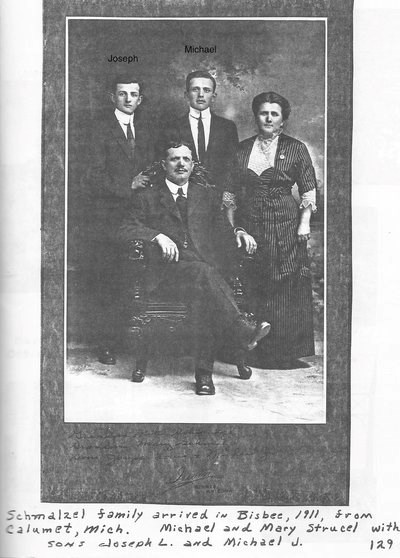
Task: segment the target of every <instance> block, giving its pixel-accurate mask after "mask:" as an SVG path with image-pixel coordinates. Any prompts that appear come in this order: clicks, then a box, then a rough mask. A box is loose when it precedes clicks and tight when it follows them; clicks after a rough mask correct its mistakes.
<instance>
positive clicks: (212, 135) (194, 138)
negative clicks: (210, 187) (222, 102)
mask: <svg viewBox="0 0 400 558" xmlns="http://www.w3.org/2000/svg"><path fill="white" fill-rule="evenodd" d="M216 87H217V84H216V81H215V79H214V77H213V76H212V75H211V74H209V73H208V72H205V71H202V70H197V71H195V72H191V73H190V74H188V76H187V77H186V91H185V98H186V99H187V101H188V102H189V112H188V113H187V114H186V115H185V116H182V117H181V118H178V119H176V120H174V121H172V122H170V123H168V124H167V125H166V126H165V128H164V130H163V131H162V134H161V143H162V144H165V142H166V141H169V140H175V141H179V140H181V141H185V142H187V143H190V144H191V145H192V146H193V148H194V159H195V160H196V161H199V162H200V163H202V164H203V165H204V166H205V168H206V169H207V171H208V172H209V181H210V182H211V184H214V185H215V186H216V188H217V191H218V192H219V195H220V197H221V199H222V200H223V204H224V205H225V206H226V207H227V208H228V209H230V208H232V207H233V205H234V202H233V199H232V197H231V196H230V195H229V194H228V193H227V192H226V182H227V178H228V176H229V170H230V168H231V165H232V161H233V158H234V156H235V154H236V150H237V147H238V143H239V140H238V133H237V129H236V125H235V123H234V122H232V121H231V120H227V119H226V118H222V117H221V116H217V115H216V114H214V113H213V112H211V107H212V105H213V103H214V101H215V99H216V97H217V93H216ZM228 217H229V212H228Z"/></svg>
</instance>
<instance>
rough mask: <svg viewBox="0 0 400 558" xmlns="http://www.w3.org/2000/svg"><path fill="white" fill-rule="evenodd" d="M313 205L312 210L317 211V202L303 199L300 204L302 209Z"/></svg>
mask: <svg viewBox="0 0 400 558" xmlns="http://www.w3.org/2000/svg"><path fill="white" fill-rule="evenodd" d="M310 205H311V211H312V212H313V213H315V212H316V211H317V205H316V203H315V202H313V201H311V200H302V202H301V204H300V206H299V207H300V209H306V207H308V206H310Z"/></svg>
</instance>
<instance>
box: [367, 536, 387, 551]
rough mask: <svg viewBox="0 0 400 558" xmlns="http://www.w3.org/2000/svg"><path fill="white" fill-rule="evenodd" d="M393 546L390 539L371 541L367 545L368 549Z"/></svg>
mask: <svg viewBox="0 0 400 558" xmlns="http://www.w3.org/2000/svg"><path fill="white" fill-rule="evenodd" d="M392 546H393V541H392V539H386V540H385V541H371V542H370V545H369V549H370V550H390V549H391V548H392Z"/></svg>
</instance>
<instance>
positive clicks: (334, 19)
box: [41, 0, 352, 506]
mask: <svg viewBox="0 0 400 558" xmlns="http://www.w3.org/2000/svg"><path fill="white" fill-rule="evenodd" d="M128 4H129V5H128ZM135 6H136V7H135V9H133V6H132V5H131V3H128V2H123V3H118V4H115V3H114V2H108V1H106V0H105V1H104V2H98V3H96V5H90V6H89V5H87V4H85V5H81V4H80V5H79V6H77V5H76V4H74V3H71V4H65V3H63V2H57V3H54V2H45V4H44V14H43V20H44V43H43V49H44V50H43V52H44V58H43V61H44V62H43V63H44V65H43V157H42V176H43V196H42V223H43V224H42V270H43V271H42V347H41V349H42V361H41V362H42V366H41V498H42V500H43V501H45V502H82V501H86V502H91V503H94V502H108V503H111V502H118V503H127V502H136V503H160V504H185V505H188V504H195V505H202V504H210V505H211V504H212V505H217V504H219V505H239V504H240V505H244V504H246V505H326V506H328V505H334V504H336V505H338V504H341V505H344V504H345V503H346V502H347V501H348V495H349V449H350V347H351V345H350V341H351V337H350V333H351V320H350V312H351V133H352V128H351V123H352V97H351V91H352V89H351V86H352V11H351V10H352V6H351V2H348V3H347V2H343V3H342V2H341V3H339V4H338V5H337V6H336V5H335V6H333V5H331V4H330V3H329V5H328V3H327V4H326V5H325V3H324V2H322V3H321V5H319V6H318V7H315V8H314V7H313V9H312V10H311V9H310V7H309V6H308V4H307V5H300V6H297V5H296V7H294V6H293V5H292V4H289V3H286V2H285V3H283V4H282V5H281V4H280V5H279V7H271V6H259V7H257V8H256V7H253V8H252V10H251V11H250V10H249V9H248V7H247V6H237V7H235V8H232V9H231V7H228V6H227V5H226V6H225V7H224V8H223V7H221V9H219V8H218V9H217V8H215V9H213V10H211V11H210V12H207V11H206V10H205V9H203V8H204V7H203V6H200V5H198V6H197V5H196V6H194V5H193V6H192V5H191V4H190V5H189V4H188V3H186V2H185V3H183V4H182V6H177V5H175V4H171V5H169V4H168V5H164V4H163V3H160V6H159V11H158V12H157V14H156V15H154V14H153V13H150V12H148V11H147V10H146V9H145V8H144V6H142V5H140V6H139V4H135ZM228 8H229V9H228ZM226 14H229V17H227V16H226Z"/></svg>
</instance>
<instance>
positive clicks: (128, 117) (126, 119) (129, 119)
mask: <svg viewBox="0 0 400 558" xmlns="http://www.w3.org/2000/svg"><path fill="white" fill-rule="evenodd" d="M114 114H115V118H116V119H117V120H118V122H119V125H120V126H121V128H122V130H123V132H124V134H125V136H127V129H126V127H127V125H128V124H130V126H131V130H132V134H133V137H135V127H134V118H135V113H133V114H125V113H124V112H122V111H120V110H119V109H117V108H116V109H115V110H114Z"/></svg>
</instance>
